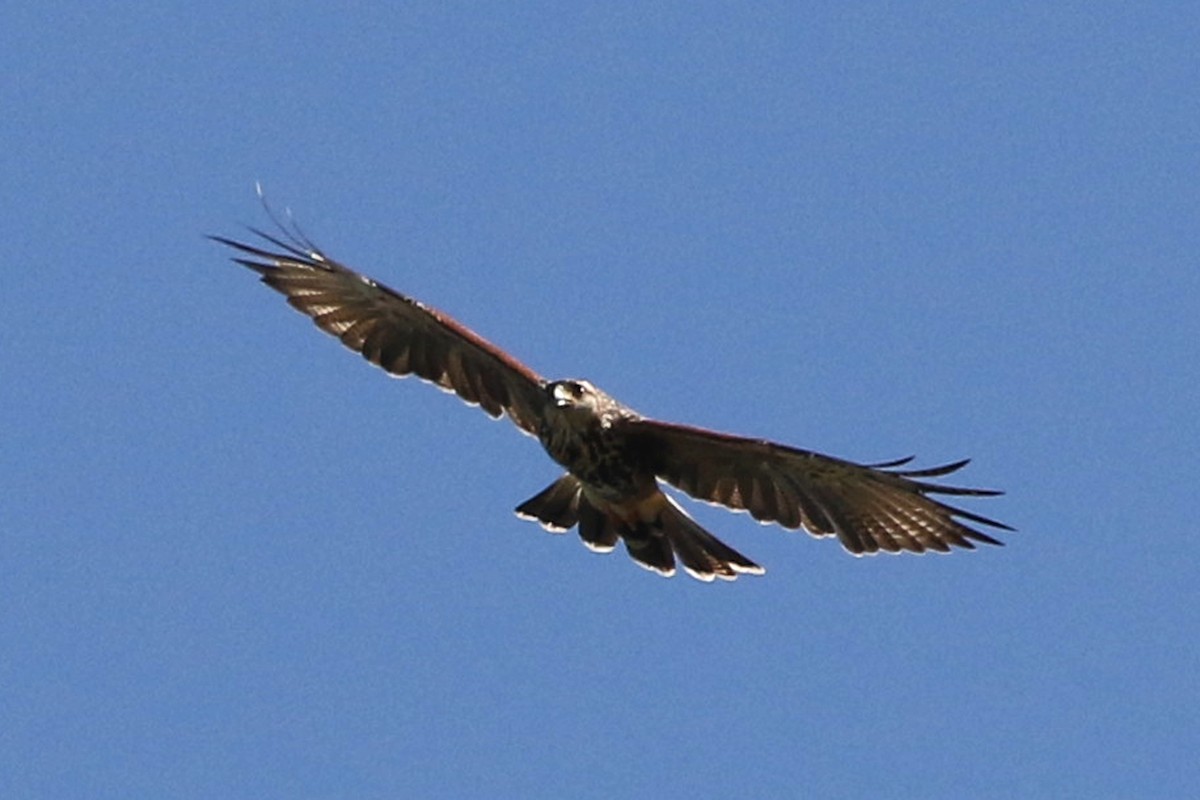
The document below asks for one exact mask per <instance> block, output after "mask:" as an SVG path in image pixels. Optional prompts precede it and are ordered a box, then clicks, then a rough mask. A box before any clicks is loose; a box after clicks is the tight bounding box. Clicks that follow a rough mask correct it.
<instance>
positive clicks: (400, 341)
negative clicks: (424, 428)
mask: <svg viewBox="0 0 1200 800" xmlns="http://www.w3.org/2000/svg"><path fill="white" fill-rule="evenodd" d="M251 231H252V232H253V233H254V234H256V235H257V236H259V237H260V238H262V239H263V240H264V242H265V243H266V244H269V245H273V246H274V248H275V249H267V247H266V246H265V245H264V246H261V247H260V246H256V245H252V244H247V243H245V242H239V241H236V240H233V239H227V238H225V237H223V236H211V237H209V238H211V239H213V240H214V241H217V242H220V243H221V244H224V245H227V246H229V247H232V248H233V249H235V250H237V251H239V252H240V253H242V254H243V257H235V258H234V261H236V262H237V263H239V264H242V265H243V266H246V267H249V268H250V269H252V270H254V271H255V272H257V273H259V275H260V276H261V278H262V282H263V283H265V284H267V285H268V286H270V287H271V288H272V289H275V290H276V291H278V292H279V293H281V294H283V295H284V296H285V297H287V301H288V303H289V304H290V305H291V306H292V307H294V308H296V309H297V310H299V311H301V312H302V313H304V314H307V315H308V316H309V317H311V318H312V320H313V322H314V323H316V325H317V327H319V328H320V329H321V330H323V331H325V332H326V333H329V334H331V335H333V336H336V337H337V338H338V339H340V340H341V342H342V344H344V345H346V347H348V348H350V349H351V350H354V351H356V352H358V353H361V354H362V356H363V357H364V358H366V359H367V360H368V361H370V362H372V363H373V364H376V365H378V366H380V367H382V368H383V369H384V370H386V371H387V372H389V373H390V374H392V375H395V376H398V377H403V376H405V375H410V374H411V375H416V376H418V377H419V378H422V379H424V380H426V381H429V382H430V383H433V384H435V385H437V386H439V387H440V388H442V389H444V390H446V391H450V392H454V393H455V394H457V395H458V396H459V397H460V398H462V399H463V400H464V401H466V402H467V403H471V404H472V405H478V406H480V407H481V408H482V409H483V410H484V411H486V412H487V413H488V414H490V415H491V416H493V417H499V416H500V415H501V414H508V416H509V417H510V418H511V419H512V421H513V422H514V423H516V425H517V426H518V427H519V428H521V429H522V430H523V431H525V432H526V433H529V434H532V435H536V434H537V425H538V420H539V419H541V417H542V411H543V406H544V404H545V402H546V398H545V393H544V392H543V391H542V390H541V389H540V385H541V384H542V378H541V377H540V376H539V375H538V374H537V373H536V372H534V371H533V370H532V369H530V368H529V367H527V366H525V365H524V364H522V363H521V362H519V361H517V360H516V359H515V358H513V357H512V356H510V355H509V354H508V353H506V352H504V351H503V350H501V349H500V348H499V347H497V346H495V345H494V344H492V343H491V342H489V341H487V340H486V339H484V338H483V337H482V336H480V335H478V334H477V333H475V332H474V331H472V330H471V329H469V328H467V327H466V326H465V325H462V324H460V323H459V322H457V321H456V320H454V319H453V318H451V317H449V316H448V315H446V314H444V313H442V312H440V311H438V310H437V309H434V308H431V307H429V306H427V305H425V304H423V303H421V302H418V301H416V300H413V299H412V298H410V297H407V296H405V295H403V294H401V293H399V292H397V291H395V290H393V289H390V288H388V287H387V286H385V285H383V284H382V283H378V282H376V281H374V280H372V279H370V278H368V277H366V276H365V275H360V274H358V273H357V272H354V271H353V270H351V269H349V268H348V267H346V266H344V265H342V264H340V263H338V262H337V261H334V260H333V259H331V258H329V257H327V256H326V255H325V254H324V253H322V252H321V251H320V250H319V249H318V248H317V247H316V246H315V245H313V244H312V243H311V242H309V241H308V240H307V239H306V238H304V237H303V236H302V235H301V234H299V232H296V233H292V232H290V231H287V230H283V232H282V236H283V238H281V237H279V236H272V235H270V234H268V233H264V232H263V231H260V230H257V229H254V228H251Z"/></svg>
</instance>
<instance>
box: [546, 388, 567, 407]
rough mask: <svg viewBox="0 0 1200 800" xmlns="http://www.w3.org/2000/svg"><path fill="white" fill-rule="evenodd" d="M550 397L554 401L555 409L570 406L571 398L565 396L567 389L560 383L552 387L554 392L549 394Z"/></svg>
mask: <svg viewBox="0 0 1200 800" xmlns="http://www.w3.org/2000/svg"><path fill="white" fill-rule="evenodd" d="M550 397H551V399H553V400H554V407H555V408H566V407H567V406H569V405H571V398H570V396H569V395H568V394H567V389H566V387H565V386H563V385H562V384H561V383H560V384H557V385H556V386H555V387H554V390H553V391H552V392H551V393H550Z"/></svg>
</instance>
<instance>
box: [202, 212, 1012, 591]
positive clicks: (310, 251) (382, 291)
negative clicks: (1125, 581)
mask: <svg viewBox="0 0 1200 800" xmlns="http://www.w3.org/2000/svg"><path fill="white" fill-rule="evenodd" d="M269 211H270V209H268V212H269ZM271 218H272V221H273V222H274V223H275V226H276V228H277V231H276V233H275V234H271V233H267V232H264V231H262V230H259V229H256V228H251V229H250V231H251V233H253V234H254V235H255V236H257V237H258V242H257V243H255V244H250V243H247V242H241V241H237V240H234V239H228V238H225V237H223V236H211V237H210V238H211V239H213V240H215V241H217V242H220V243H221V244H224V245H227V246H229V247H231V248H233V249H234V250H236V251H237V255H236V256H235V257H234V259H233V260H234V261H236V262H237V263H239V264H242V265H243V266H246V267H248V268H250V269H252V270H254V271H255V272H257V273H258V274H259V275H260V276H261V280H262V282H263V283H265V284H267V286H270V287H271V288H272V289H274V290H276V291H277V292H279V293H281V294H283V295H284V296H285V297H286V298H287V302H288V303H289V304H290V305H291V306H292V307H293V308H295V309H297V310H298V311H300V312H301V313H303V314H306V315H308V316H309V317H310V318H311V319H312V320H313V322H314V323H315V324H316V325H317V327H319V328H320V329H321V330H323V331H325V332H326V333H329V334H331V335H333V336H336V337H337V338H338V339H340V340H341V342H342V344H344V345H345V346H346V347H348V348H350V349H351V350H354V351H356V352H358V353H360V354H361V355H362V356H363V357H364V358H365V359H367V360H368V361H370V362H371V363H373V364H376V365H378V366H379V367H382V368H383V369H384V370H385V371H387V372H388V373H390V374H391V375H394V376H396V377H404V376H407V375H416V376H417V377H418V378H421V379H423V380H426V381H429V382H430V383H433V384H435V385H436V386H438V387H439V388H441V389H443V390H445V391H448V392H453V393H454V394H456V395H458V396H459V398H461V399H462V400H464V401H466V402H467V403H469V404H471V405H477V406H479V407H480V408H482V409H483V410H484V411H486V412H487V413H488V414H489V415H490V416H492V417H500V416H501V415H507V416H508V418H509V419H511V420H512V422H513V423H514V424H516V426H517V427H518V428H519V429H520V430H521V431H522V432H524V433H526V434H529V435H531V436H536V437H537V439H538V441H539V442H541V444H542V447H543V448H545V450H546V452H547V453H548V454H549V455H550V457H551V458H552V459H554V461H556V462H558V464H559V465H560V466H562V467H563V468H564V469H565V470H566V472H565V473H564V474H563V475H562V476H561V477H559V478H558V479H557V480H555V481H554V482H553V483H552V484H550V485H549V486H548V487H546V488H545V489H544V490H542V491H541V492H539V493H538V494H537V495H535V496H534V497H532V498H530V499H529V500H526V501H525V502H524V503H522V504H521V505H519V506H518V507H517V509H516V513H517V514H518V515H519V516H521V517H523V518H526V519H530V520H535V521H537V522H539V523H541V525H542V526H543V527H544V528H546V529H547V530H549V531H552V532H555V533H565V532H566V531H569V530H570V529H571V528H574V527H576V526H578V529H579V536H580V538H581V539H582V540H583V543H584V544H585V545H587V546H588V547H589V548H590V549H592V550H595V551H597V552H609V551H611V550H613V549H614V548H615V547H616V546H617V544H618V543H619V542H623V543H624V545H625V548H626V550H627V551H628V553H629V555H630V556H631V557H632V558H633V560H634V561H635V562H637V563H638V564H639V565H641V566H642V567H645V568H646V569H649V570H652V571H654V572H657V573H659V574H660V575H665V576H671V575H674V574H675V568H676V563H677V562H678V563H679V564H681V565H682V566H683V568H684V570H686V571H687V572H688V574H690V575H692V576H693V577H695V578H698V579H699V580H702V581H712V580H713V579H714V578H720V579H722V580H734V579H735V578H737V577H738V576H739V575H761V574H762V573H763V571H764V570H763V568H762V567H761V566H759V565H758V564H757V563H755V562H754V561H752V560H751V559H749V558H747V557H746V556H744V555H742V554H741V553H739V552H738V551H737V550H734V549H733V548H732V547H730V546H729V545H727V544H725V543H724V542H722V541H721V540H719V539H717V537H715V536H713V535H712V534H711V533H709V532H708V531H707V530H705V529H704V528H702V527H701V526H700V525H699V524H698V523H697V522H696V521H695V520H693V519H692V518H691V517H690V516H689V515H688V514H687V512H685V511H684V510H683V509H682V508H681V507H680V506H679V504H678V503H677V502H676V501H675V500H674V498H672V497H671V496H670V495H668V494H665V493H664V492H663V491H662V488H661V483H667V484H670V485H671V486H674V487H675V488H677V489H680V490H682V491H683V492H684V493H685V494H688V495H690V496H692V497H694V498H696V499H698V500H702V501H705V502H708V503H713V504H718V505H721V506H725V507H726V508H729V509H732V510H735V511H746V512H749V513H750V515H751V516H752V517H754V519H756V520H758V521H759V522H761V523H764V524H766V523H776V524H778V525H781V526H783V527H784V528H792V529H796V528H804V529H805V530H806V531H807V532H808V533H810V534H812V535H813V536H817V537H827V536H836V537H837V538H838V541H840V542H841V544H842V546H843V547H844V548H845V549H846V550H848V551H849V552H851V553H853V554H855V555H866V554H873V553H877V552H879V551H885V552H889V553H900V552H905V551H907V552H910V553H924V552H926V551H928V550H933V551H938V552H948V551H950V549H951V548H954V547H961V548H967V549H974V547H975V544H974V543H975V542H981V543H985V544H994V545H999V544H1001V542H999V541H997V540H996V539H993V538H992V537H991V536H989V535H987V534H986V533H983V532H982V531H980V530H978V529H976V528H974V527H971V525H968V524H967V523H968V522H970V523H975V524H976V525H981V526H986V527H989V528H995V529H1001V530H1012V528H1010V527H1009V526H1007V525H1005V524H1004V523H1001V522H997V521H995V520H993V519H989V518H987V517H983V516H980V515H979V514H975V513H973V512H971V511H966V510H964V509H961V508H957V507H955V506H951V505H947V504H946V503H943V502H942V501H940V500H937V499H934V497H933V496H934V495H943V496H977V497H983V496H992V495H998V494H1001V493H1000V492H997V491H993V490H989V489H968V488H962V487H957V486H947V485H944V484H941V483H938V482H936V481H934V480H932V479H937V478H941V477H943V476H945V475H948V474H950V473H952V472H955V471H956V470H958V469H960V468H961V467H963V466H964V465H966V463H967V460H966V459H964V460H962V461H956V462H954V463H951V464H944V465H941V466H936V467H927V468H924V469H912V468H909V467H908V465H909V462H911V461H912V458H911V457H909V458H903V459H899V460H895V461H888V462H883V463H877V464H857V463H854V462H851V461H845V460H843V459H840V458H834V457H831V456H826V455H822V454H820V453H815V452H811V451H808V450H801V449H799V448H796V447H789V446H787V445H782V444H776V443H774V442H769V441H766V440H763V439H753V438H746V437H741V436H733V435H729V434H725V433H717V432H715V431H710V430H705V429H703V428H695V427H690V426H687V425H679V424H676V423H672V422H661V421H658V420H654V419H650V418H648V417H644V416H642V415H641V414H639V413H637V412H636V411H634V410H633V409H631V408H629V407H628V406H625V405H623V404H621V403H620V402H619V401H617V400H615V399H614V398H612V397H610V396H609V395H607V394H605V393H604V392H603V391H601V390H600V389H598V388H596V387H595V386H593V385H592V384H591V383H589V382H588V381H585V380H576V379H570V380H546V379H545V378H543V377H541V376H540V375H538V374H537V373H536V372H534V371H533V370H532V369H530V368H529V367H527V366H525V365H524V364H522V363H521V362H520V361H518V360H517V359H515V358H513V357H512V356H511V355H509V354H508V353H506V352H505V351H504V350H501V349H500V348H499V347H497V346H496V345H494V344H492V343H491V342H489V341H487V340H486V339H484V338H483V337H481V336H479V335H478V334H476V333H475V332H474V331H472V330H470V329H468V328H467V327H466V326H464V325H462V324H460V323H459V322H457V321H456V320H454V319H452V318H451V317H449V316H448V315H446V314H444V313H442V312H441V311H438V310H437V309H434V308H431V307H430V306H427V305H425V304H424V303H421V302H419V301H417V300H414V299H412V298H411V297H408V296H406V295H403V294H401V293H399V292H397V291H395V290H393V289H390V288H389V287H387V286H385V285H383V284H382V283H379V282H378V281H375V280H373V279H371V278H368V277H367V276H365V275H362V274H359V273H357V272H355V271H353V270H351V269H350V268H349V267H346V266H345V265H343V264H341V263H339V262H337V261H335V260H334V259H332V258H330V257H329V256H327V255H325V253H324V252H322V251H321V250H320V248H318V247H317V246H316V245H314V244H313V243H312V242H311V241H309V240H308V238H307V237H305V236H304V234H303V233H302V232H301V231H300V230H299V229H298V228H297V227H296V226H295V224H294V223H293V224H291V225H290V226H289V225H285V224H283V223H282V222H281V221H280V220H279V219H278V218H277V217H275V216H274V215H273V214H272V215H271Z"/></svg>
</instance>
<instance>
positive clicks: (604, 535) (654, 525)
mask: <svg viewBox="0 0 1200 800" xmlns="http://www.w3.org/2000/svg"><path fill="white" fill-rule="evenodd" d="M651 509H653V511H652V510H651ZM516 512H517V515H518V516H520V517H523V518H525V519H532V520H536V521H537V522H539V523H541V525H542V527H543V528H545V529H546V530H548V531H552V532H554V533H562V532H564V531H567V530H570V529H571V528H573V527H574V526H575V525H577V524H578V525H579V538H580V539H582V540H583V543H584V544H585V545H587V547H588V549H590V550H593V551H595V552H597V553H608V552H611V551H612V550H613V549H614V548H615V547H616V546H617V542H619V541H621V540H624V542H625V549H626V550H627V551H628V552H629V556H630V558H632V559H633V560H634V561H635V562H636V563H637V565H638V566H640V567H644V568H645V569H648V570H650V571H652V572H657V573H658V574H660V575H664V576H666V577H670V576H672V575H674V574H675V561H676V559H678V560H679V563H680V564H682V565H683V568H684V569H685V570H687V573H688V574H689V575H691V576H692V577H693V578H696V579H698V580H702V581H706V582H708V581H712V580H713V579H715V578H720V579H721V580H726V581H731V580H734V579H735V578H737V576H738V575H743V574H745V575H761V574H762V573H763V568H762V567H760V566H759V565H758V564H756V563H754V562H753V561H751V560H750V559H748V558H746V557H745V556H744V555H742V554H741V553H739V552H738V551H736V550H734V549H733V548H732V547H730V546H729V545H727V544H725V543H724V542H722V541H721V540H720V539H718V538H717V537H715V536H713V535H712V534H711V533H709V532H708V531H706V530H705V529H704V528H702V527H700V524H699V523H698V522H696V521H695V520H694V519H692V518H691V517H689V516H688V515H687V512H685V511H684V510H683V509H682V508H680V507H679V504H678V503H676V502H675V501H674V500H672V499H671V498H670V497H667V496H666V495H658V497H657V498H651V499H650V502H649V503H648V508H647V509H646V517H643V520H644V521H638V522H636V523H635V524H630V523H628V522H626V521H623V520H621V519H620V518H618V517H615V516H613V515H611V514H609V513H607V512H606V511H604V510H602V509H601V508H597V507H596V505H594V504H593V503H592V501H591V500H589V499H588V496H587V494H586V493H585V492H584V491H583V487H582V485H581V484H580V482H579V479H578V478H576V477H575V476H574V475H571V474H569V473H568V474H566V475H563V476H562V477H561V478H559V479H558V480H557V481H555V482H554V483H552V484H550V485H549V486H547V487H546V488H545V489H543V490H542V491H541V492H539V493H538V494H537V495H535V496H534V497H531V498H530V499H528V500H526V501H525V502H524V503H522V504H521V505H519V506H517V509H516ZM651 515H652V518H648V517H650V516H651Z"/></svg>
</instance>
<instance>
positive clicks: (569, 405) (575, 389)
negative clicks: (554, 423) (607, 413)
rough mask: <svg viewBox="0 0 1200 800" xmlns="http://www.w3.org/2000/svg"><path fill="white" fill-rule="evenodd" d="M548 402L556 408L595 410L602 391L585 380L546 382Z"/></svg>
mask: <svg viewBox="0 0 1200 800" xmlns="http://www.w3.org/2000/svg"><path fill="white" fill-rule="evenodd" d="M546 393H547V394H549V395H550V402H551V403H552V404H553V405H554V407H555V408H558V409H563V410H567V409H578V410H581V411H585V410H586V411H595V410H596V406H597V403H598V401H599V400H600V398H601V397H602V396H603V392H601V391H600V390H599V389H597V388H596V387H595V386H592V384H591V383H589V382H587V381H575V380H570V381H553V382H552V383H548V384H546Z"/></svg>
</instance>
